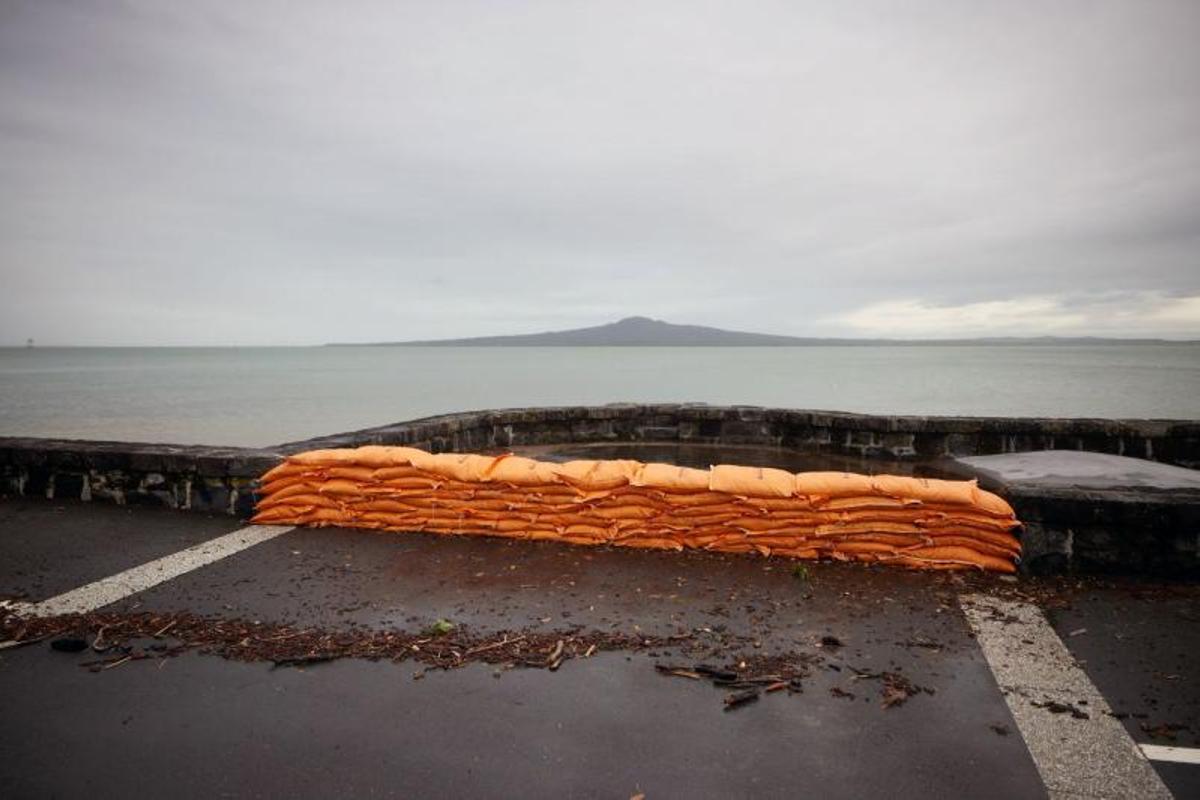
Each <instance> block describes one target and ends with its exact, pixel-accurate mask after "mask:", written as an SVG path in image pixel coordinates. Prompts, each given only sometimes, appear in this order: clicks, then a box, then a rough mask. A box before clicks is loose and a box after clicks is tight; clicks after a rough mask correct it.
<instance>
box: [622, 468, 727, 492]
mask: <svg viewBox="0 0 1200 800" xmlns="http://www.w3.org/2000/svg"><path fill="white" fill-rule="evenodd" d="M629 483H630V484H631V485H633V486H649V487H652V488H655V489H663V490H665V491H671V492H704V491H707V490H708V470H703V469H690V468H688V467H677V466H675V465H674V464H642V465H641V467H640V468H639V469H638V470H636V471H635V472H634V474H633V476H632V477H631V478H630V480H629Z"/></svg>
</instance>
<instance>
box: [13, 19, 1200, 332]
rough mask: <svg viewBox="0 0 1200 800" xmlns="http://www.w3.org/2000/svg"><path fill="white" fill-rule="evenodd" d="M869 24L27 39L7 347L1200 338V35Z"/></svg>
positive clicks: (79, 31)
mask: <svg viewBox="0 0 1200 800" xmlns="http://www.w3.org/2000/svg"><path fill="white" fill-rule="evenodd" d="M847 5H850V4H847ZM852 5H853V8H840V7H838V6H837V5H834V6H833V7H831V6H830V4H811V5H810V4H797V3H751V4H745V3H737V4H734V3H728V4H722V3H710V4H695V3H637V4H630V5H613V4H608V3H520V4H515V3H513V4H510V3H506V4H502V6H501V5H498V4H493V3H483V2H479V3H466V2H462V3H444V4H394V3H380V4H374V3H351V4H346V5H345V6H337V7H334V6H330V5H327V4H319V3H311V4H282V3H281V4H269V3H256V4H243V3H205V4H191V5H184V6H177V5H171V4H159V3H149V2H145V3H142V2H137V3H134V2H128V3H115V2H114V3H89V4H83V3H79V4H74V3H51V2H36V3H35V2H28V3H14V4H7V5H5V6H4V7H3V9H0V100H2V101H3V102H0V181H2V185H3V186H4V189H3V190H2V192H0V241H3V242H4V248H3V251H2V252H0V274H2V276H3V279H4V284H5V285H6V286H8V287H10V290H9V291H6V292H3V293H0V342H10V343H11V342H17V341H21V340H23V339H24V338H25V337H26V336H34V337H36V338H37V339H38V340H40V341H44V342H47V343H50V342H64V343H65V342H74V343H127V344H137V343H198V344H204V343H307V342H320V341H326V340H329V339H340V340H354V339H392V338H394V339H403V338H425V337H433V336H443V335H445V336H467V335H476V334H488V333H505V332H510V331H512V332H520V331H530V330H538V329H541V328H551V327H558V328H561V327H570V326H573V325H577V324H578V325H583V324H594V323H599V322H604V321H608V320H609V319H611V318H613V317H618V316H625V315H627V314H647V315H651V316H655V317H661V318H666V319H671V320H673V321H680V322H697V323H706V324H717V325H726V326H729V327H737V328H739V329H764V330H771V331H774V332H780V333H793V334H828V335H844V334H853V333H854V332H855V330H854V329H853V328H852V327H850V326H848V325H847V324H846V323H844V320H845V319H847V318H849V317H850V315H852V314H853V313H854V312H855V311H856V310H858V309H862V308H868V307H872V306H874V305H876V304H879V303H883V302H888V301H896V300H905V301H911V304H912V305H911V307H913V308H918V309H919V308H925V307H944V306H947V305H959V306H964V307H968V308H970V307H973V306H972V305H971V304H978V303H984V302H990V301H1005V302H1007V301H1013V305H1012V307H1013V308H1024V307H1025V306H1024V305H1022V302H1023V301H1022V298H1029V297H1046V296H1054V297H1056V298H1057V301H1056V302H1057V303H1058V305H1057V306H1054V307H1061V308H1063V309H1069V308H1071V307H1072V305H1073V304H1078V303H1083V304H1084V305H1089V306H1090V307H1102V306H1105V304H1107V303H1109V302H1110V301H1109V300H1108V299H1105V298H1111V297H1113V296H1123V297H1128V298H1137V302H1136V303H1133V302H1132V301H1131V304H1130V308H1131V310H1140V311H1139V313H1142V312H1143V311H1144V314H1143V316H1142V317H1135V318H1131V319H1130V321H1129V323H1128V325H1129V327H1128V329H1129V331H1130V332H1131V335H1132V332H1133V331H1134V330H1136V331H1137V333H1138V335H1144V334H1145V333H1146V331H1147V330H1150V331H1156V332H1158V333H1161V334H1163V335H1170V336H1183V335H1190V336H1200V320H1197V321H1196V323H1195V325H1194V326H1192V325H1191V324H1190V323H1188V322H1187V316H1186V313H1187V312H1186V311H1185V312H1181V313H1183V317H1182V318H1181V317H1180V316H1179V314H1178V313H1175V312H1172V313H1173V314H1175V315H1174V316H1170V315H1168V316H1170V319H1171V320H1173V321H1172V322H1171V323H1170V324H1169V325H1168V324H1166V323H1161V324H1160V323H1159V322H1156V321H1155V320H1156V319H1159V317H1155V316H1154V309H1155V308H1156V306H1155V305H1154V303H1155V302H1157V300H1155V298H1162V297H1172V296H1174V297H1188V296H1193V295H1197V294H1200V263H1198V262H1200V256H1198V255H1197V253H1198V252H1200V250H1198V248H1197V244H1198V243H1200V242H1198V239H1200V202H1198V201H1200V149H1198V148H1197V147H1196V145H1195V143H1196V142H1197V141H1200V104H1198V102H1197V100H1196V98H1197V97H1200V49H1197V48H1196V47H1195V46H1194V42H1195V41H1197V40H1198V34H1200V7H1198V6H1196V4H1194V3H1191V2H1187V1H1186V0H1185V1H1184V2H1147V3H1138V4H1129V3H1105V2H1094V1H1092V0H1077V1H1076V2H1066V3H1056V4H1046V3H1035V2H1018V3H1005V4H992V5H988V6H982V5H976V4H962V3H957V2H921V3H909V4H903V5H896V4H887V3H879V4H852ZM1081 293H1082V295H1081ZM1088 293H1092V294H1094V295H1095V297H1094V298H1091V299H1089V297H1088V296H1087V295H1088ZM1114 293H1115V294H1114ZM1122 293H1123V294H1122ZM1135 306H1136V309H1135V308H1134V307H1135ZM908 307H910V306H905V308H908ZM1186 308H1190V306H1187V307H1186ZM1160 316H1161V315H1160ZM888 318H889V319H890V318H891V317H888ZM1180 319H1182V320H1183V321H1180ZM1089 324H1090V323H1089ZM980 325H981V327H980V329H979V330H978V333H979V334H981V335H986V334H988V333H989V330H988V329H987V327H986V324H985V321H983V320H982V319H981V322H980ZM1156 325H1157V326H1158V327H1155V326H1156ZM1104 331H1105V333H1108V334H1113V333H1118V334H1119V333H1120V331H1119V330H1117V331H1114V330H1112V329H1111V327H1107V326H1106V327H1105V329H1104ZM1072 332H1078V333H1086V332H1088V331H1086V330H1080V331H1072ZM956 333H958V334H961V333H962V331H956Z"/></svg>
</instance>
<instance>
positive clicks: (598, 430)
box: [276, 403, 1200, 469]
mask: <svg viewBox="0 0 1200 800" xmlns="http://www.w3.org/2000/svg"><path fill="white" fill-rule="evenodd" d="M620 441H625V442H639V441H640V442H681V443H683V442H691V443H696V444H717V445H720V444H753V445H764V446H772V447H786V448H792V449H798V450H806V451H818V452H836V453H844V454H850V455H860V456H865V457H878V456H885V457H888V458H938V457H942V456H975V455H993V454H997V453H1015V452H1026V451H1030V450H1055V449H1057V450H1087V451H1093V452H1098V453H1112V454H1116V455H1125V456H1132V457H1135V458H1145V459H1150V460H1153V461H1162V462H1165V463H1168V464H1176V465H1179V466H1185V467H1191V468H1193V469H1194V468H1197V467H1200V421H1196V420H1134V419H1128V420H1110V419H1051V418H1027V417H917V416H875V415H869V414H849V413H843V412H837V411H806V410H798V409H779V408H760V407H757V406H709V405H702V404H686V403H685V404H649V405H642V404H632V403H620V404H613V405H605V406H562V407H542V408H510V409H499V410H487V411H468V412H464V413H459V414H446V415H443V416H438V417H429V418H426V419H420V420H413V421H411V422H402V423H398V424H395V425H385V426H382V427H378V428H367V429H364V430H360V431H352V432H349V433H341V434H335V435H333V436H323V437H319V438H316V439H308V440H305V441H301V442H289V443H287V444H284V445H280V446H279V447H278V448H276V449H278V450H280V451H281V452H285V453H294V452H299V451H301V450H309V449H314V448H318V447H355V446H358V445H363V444H405V445H410V446H414V447H421V448H424V449H429V450H433V451H435V452H441V451H447V450H463V451H469V450H485V449H495V448H505V447H518V446H524V445H541V444H563V443H568V442H579V443H585V442H588V443H590V442H620Z"/></svg>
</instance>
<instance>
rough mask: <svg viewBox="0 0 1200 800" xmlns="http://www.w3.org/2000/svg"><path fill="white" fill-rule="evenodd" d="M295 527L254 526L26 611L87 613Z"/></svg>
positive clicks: (35, 613) (40, 614)
mask: <svg viewBox="0 0 1200 800" xmlns="http://www.w3.org/2000/svg"><path fill="white" fill-rule="evenodd" d="M292 529H293V528H292V526H290V525H251V526H250V527H247V528H241V529H240V530H236V531H234V532H233V533H227V534H225V535H224V536H218V537H217V538H216V539H210V540H209V541H207V542H201V543H200V544H198V545H195V546H194V547H189V548H188V549H186V550H180V551H179V552H178V553H172V554H171V555H169V556H164V557H162V558H159V559H156V560H154V561H150V562H147V563H145V564H142V565H141V566H140V567H134V568H133V569H127V570H125V571H124V572H118V573H117V574H116V575H112V576H110V577H107V578H102V579H101V580H98V581H96V582H95V583H89V584H88V585H86V586H80V587H79V588H78V589H72V590H71V591H69V592H66V593H65V594H60V595H58V596H57V597H51V598H50V599H49V600H43V601H42V602H40V603H35V604H34V605H32V606H30V607H29V608H28V609H27V610H25V612H24V613H25V615H27V616H35V617H52V616H56V615H58V614H85V613H87V612H89V611H95V610H96V609H97V608H101V607H102V606H106V605H108V604H109V603H115V602H117V601H118V600H120V599H122V598H125V597H128V596H129V595H131V594H136V593H137V592H141V591H144V590H146V589H149V588H150V587H151V586H157V585H158V584H160V583H163V582H164V581H169V580H171V579H172V578H177V577H179V576H180V575H183V574H184V573H187V572H191V571H192V570H194V569H199V568H200V567H203V566H205V565H207V564H211V563H213V562H214V561H220V560H221V559H222V558H225V557H226V556H231V555H233V554H234V553H238V552H241V551H242V550H245V549H246V548H248V547H253V546H254V545H256V544H260V543H261V542H265V541H268V540H270V539H274V538H275V537H276V536H280V535H282V534H285V533H287V532H288V531H290V530H292Z"/></svg>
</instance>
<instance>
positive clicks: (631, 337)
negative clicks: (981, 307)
mask: <svg viewBox="0 0 1200 800" xmlns="http://www.w3.org/2000/svg"><path fill="white" fill-rule="evenodd" d="M965 344H970V345H980V344H1030V345H1087V344H1093V345H1094V344H1185V342H1177V341H1173V340H1169V339H1105V338H1098V337H1088V336H1083V337H1058V336H1038V337H1032V338H1021V337H991V338H981V339H827V338H820V337H800V336H778V335H775V334H770V333H748V332H745V331H727V330H723V329H721V328H710V327H707V326H704V325H676V324H674V323H671V322H663V321H662V320H657V319H651V318H649V317H626V318H625V319H622V320H618V321H617V322H610V323H608V324H607V325H595V326H593V327H590V328H573V329H571V330H566V331H547V332H545V333H527V334H519V335H515V336H476V337H472V338H468V339H431V340H419V341H410V342H360V343H353V342H333V343H330V344H328V345H326V346H327V347H363V346H366V347H853V346H863V345H928V346H946V345H965Z"/></svg>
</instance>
